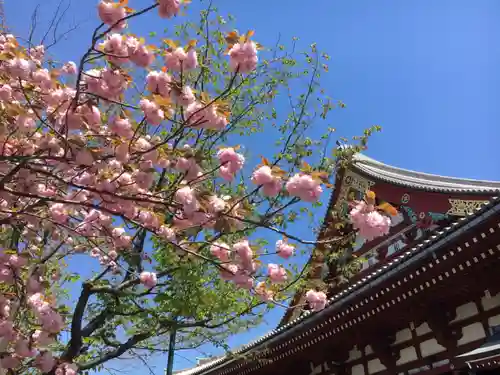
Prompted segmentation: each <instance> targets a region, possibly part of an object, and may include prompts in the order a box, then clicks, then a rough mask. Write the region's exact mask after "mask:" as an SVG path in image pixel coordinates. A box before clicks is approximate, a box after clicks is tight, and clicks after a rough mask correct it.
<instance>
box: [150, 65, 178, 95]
mask: <svg viewBox="0 0 500 375" xmlns="http://www.w3.org/2000/svg"><path fill="white" fill-rule="evenodd" d="M171 82H172V78H171V77H170V76H169V75H168V74H167V73H165V72H159V71H155V70H153V71H151V72H149V73H148V75H147V76H146V85H147V88H148V90H149V91H151V92H152V93H155V94H160V95H161V96H164V97H168V96H169V95H170V90H171V88H170V87H171Z"/></svg>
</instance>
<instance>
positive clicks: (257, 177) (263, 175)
mask: <svg viewBox="0 0 500 375" xmlns="http://www.w3.org/2000/svg"><path fill="white" fill-rule="evenodd" d="M273 180H274V177H273V174H272V170H271V167H269V166H267V165H263V166H261V167H259V168H257V169H256V170H255V171H254V172H253V173H252V182H253V183H254V184H256V185H264V184H269V183H271V182H273Z"/></svg>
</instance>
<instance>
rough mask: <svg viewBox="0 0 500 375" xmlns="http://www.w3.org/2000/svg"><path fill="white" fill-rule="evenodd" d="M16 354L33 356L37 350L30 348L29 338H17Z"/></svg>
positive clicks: (26, 356) (24, 356)
mask: <svg viewBox="0 0 500 375" xmlns="http://www.w3.org/2000/svg"><path fill="white" fill-rule="evenodd" d="M15 351H16V355H18V356H19V357H23V358H31V357H34V356H35V351H34V350H33V349H30V344H29V342H28V341H27V340H24V339H20V340H17V343H16V347H15Z"/></svg>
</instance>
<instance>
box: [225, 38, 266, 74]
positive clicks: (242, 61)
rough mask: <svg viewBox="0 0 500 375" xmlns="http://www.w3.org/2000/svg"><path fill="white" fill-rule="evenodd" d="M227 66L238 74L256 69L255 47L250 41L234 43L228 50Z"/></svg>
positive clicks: (257, 59)
mask: <svg viewBox="0 0 500 375" xmlns="http://www.w3.org/2000/svg"><path fill="white" fill-rule="evenodd" d="M228 54H229V66H230V68H231V70H233V71H238V72H239V73H249V72H251V71H253V70H255V68H256V67H257V62H258V61H259V58H258V57H257V45H256V44H255V43H254V42H252V41H246V42H244V43H236V44H235V45H234V46H233V47H232V48H231V49H230V50H229V53H228Z"/></svg>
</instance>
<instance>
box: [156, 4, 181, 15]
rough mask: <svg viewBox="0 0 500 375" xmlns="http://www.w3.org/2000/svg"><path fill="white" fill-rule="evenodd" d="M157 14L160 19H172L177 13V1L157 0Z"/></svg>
mask: <svg viewBox="0 0 500 375" xmlns="http://www.w3.org/2000/svg"><path fill="white" fill-rule="evenodd" d="M158 2H159V7H158V14H159V15H160V17H161V18H172V17H173V16H175V15H177V13H179V9H180V7H181V4H180V1H179V0H159V1H158Z"/></svg>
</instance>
